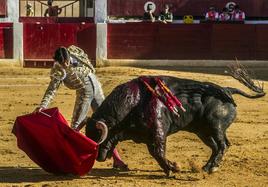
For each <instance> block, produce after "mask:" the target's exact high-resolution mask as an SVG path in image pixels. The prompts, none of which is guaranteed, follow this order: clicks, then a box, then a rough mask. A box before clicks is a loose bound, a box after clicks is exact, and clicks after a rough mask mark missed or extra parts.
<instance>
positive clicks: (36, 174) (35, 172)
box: [0, 167, 200, 183]
mask: <svg viewBox="0 0 268 187" xmlns="http://www.w3.org/2000/svg"><path fill="white" fill-rule="evenodd" d="M189 174H190V173H188V175H186V176H185V175H183V176H180V175H178V176H173V177H166V176H165V175H164V173H162V171H161V170H131V171H128V172H120V171H117V170H114V169H105V168H96V169H92V171H91V172H89V173H88V175H86V176H83V177H79V176H74V175H54V174H50V173H47V172H45V171H44V170H42V169H41V168H29V167H0V176H1V177H0V183H28V182H30V183H31V182H33V183H35V182H44V181H71V180H74V179H81V180H83V179H89V180H90V179H92V180H93V179H101V180H111V177H126V178H135V179H142V180H159V179H167V180H180V181H198V180H200V179H199V178H194V177H191V176H189Z"/></svg>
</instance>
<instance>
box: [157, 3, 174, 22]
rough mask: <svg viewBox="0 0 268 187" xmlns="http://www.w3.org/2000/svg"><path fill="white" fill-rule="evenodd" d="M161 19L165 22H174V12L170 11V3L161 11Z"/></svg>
mask: <svg viewBox="0 0 268 187" xmlns="http://www.w3.org/2000/svg"><path fill="white" fill-rule="evenodd" d="M158 19H159V21H161V22H163V23H172V21H173V14H172V13H171V12H170V11H169V5H168V4H166V5H165V10H164V11H163V12H161V13H160V15H159V18H158Z"/></svg>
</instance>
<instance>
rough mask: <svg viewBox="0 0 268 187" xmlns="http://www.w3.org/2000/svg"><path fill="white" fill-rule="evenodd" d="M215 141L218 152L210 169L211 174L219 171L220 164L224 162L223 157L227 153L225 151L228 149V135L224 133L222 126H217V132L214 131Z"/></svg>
mask: <svg viewBox="0 0 268 187" xmlns="http://www.w3.org/2000/svg"><path fill="white" fill-rule="evenodd" d="M214 133H215V134H214V137H213V138H214V140H215V142H216V144H217V146H218V151H217V153H216V155H215V158H214V160H213V162H212V165H211V168H210V172H214V171H217V170H218V168H219V164H220V162H221V160H222V157H223V155H224V153H225V150H226V148H227V145H226V138H225V137H226V135H225V132H223V130H222V128H221V125H218V126H216V128H215V131H214Z"/></svg>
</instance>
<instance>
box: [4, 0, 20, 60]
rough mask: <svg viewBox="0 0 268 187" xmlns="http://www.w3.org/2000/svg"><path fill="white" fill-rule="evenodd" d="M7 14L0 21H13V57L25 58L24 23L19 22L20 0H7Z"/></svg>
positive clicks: (17, 58)
mask: <svg viewBox="0 0 268 187" xmlns="http://www.w3.org/2000/svg"><path fill="white" fill-rule="evenodd" d="M7 8H8V10H7V16H8V17H6V18H0V22H10V23H13V59H16V60H19V61H22V60H23V24H22V23H19V0H7Z"/></svg>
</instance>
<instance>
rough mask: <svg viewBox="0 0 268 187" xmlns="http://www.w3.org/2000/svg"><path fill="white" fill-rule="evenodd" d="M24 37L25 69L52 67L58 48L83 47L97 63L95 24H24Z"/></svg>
mask: <svg viewBox="0 0 268 187" xmlns="http://www.w3.org/2000/svg"><path fill="white" fill-rule="evenodd" d="M23 35H24V36H23V40H24V59H25V60H24V66H25V67H35V66H36V67H50V66H52V57H53V55H54V51H55V50H56V48H58V47H60V46H69V45H77V46H79V47H81V48H82V49H84V50H85V52H86V53H87V54H88V55H89V58H90V59H91V60H93V62H94V61H95V58H96V26H95V24H90V23H85V24H81V23H70V24H65V23H54V24H46V23H40V24H36V23H35V24H34V23H24V31H23ZM81 38H82V39H81Z"/></svg>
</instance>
